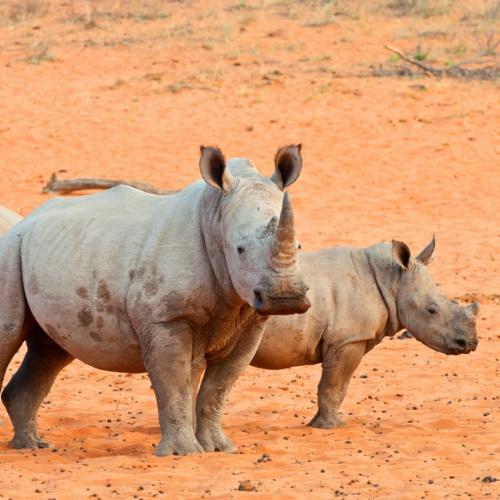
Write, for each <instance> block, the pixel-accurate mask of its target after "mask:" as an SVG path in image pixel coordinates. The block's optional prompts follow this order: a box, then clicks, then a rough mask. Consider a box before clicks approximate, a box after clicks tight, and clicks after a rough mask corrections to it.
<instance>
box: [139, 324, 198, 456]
mask: <svg viewBox="0 0 500 500" xmlns="http://www.w3.org/2000/svg"><path fill="white" fill-rule="evenodd" d="M192 344H193V330H192V328H191V327H190V326H189V325H188V324H187V323H184V322H181V321H179V322H173V323H168V324H155V325H152V326H149V327H148V328H146V329H145V330H144V331H142V332H141V347H142V353H143V358H144V366H145V367H146V370H147V372H148V375H149V378H150V379H151V384H152V386H153V390H154V392H155V396H156V402H157V405H158V414H159V419H160V429H161V441H160V443H159V444H158V445H157V447H156V451H155V453H156V455H158V456H166V455H187V454H189V453H199V452H202V451H203V448H202V447H201V446H200V444H199V443H198V441H197V440H196V437H195V435H194V430H193V424H192V421H193V408H192V395H193V388H192V383H191V358H192Z"/></svg>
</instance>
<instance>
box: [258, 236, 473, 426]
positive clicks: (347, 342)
mask: <svg viewBox="0 0 500 500" xmlns="http://www.w3.org/2000/svg"><path fill="white" fill-rule="evenodd" d="M434 247H435V241H434V239H433V240H432V241H431V243H430V244H429V245H428V246H427V247H426V248H425V249H424V250H423V251H422V252H421V253H420V254H419V255H418V256H417V257H416V258H412V257H411V256H410V250H409V248H408V247H407V245H405V244H404V243H401V242H393V243H392V244H390V243H379V244H377V245H374V246H372V247H369V248H366V249H354V248H341V247H339V248H331V249H328V250H322V251H320V252H317V253H310V254H303V255H301V258H300V262H301V269H302V272H303V275H304V276H305V277H306V279H307V281H308V283H309V284H310V286H311V291H310V298H311V302H312V307H311V309H309V311H308V312H307V313H306V314H304V315H302V316H297V315H295V316H287V317H273V318H271V319H270V320H269V321H268V322H267V323H266V326H265V332H264V337H263V339H262V342H261V344H260V346H259V349H258V351H257V353H256V355H255V357H254V359H253V361H252V363H251V364H252V365H253V366H257V367H260V368H268V369H281V368H289V367H291V366H299V365H308V364H316V363H322V365H323V370H322V375H321V380H320V383H319V386H318V411H317V414H316V416H315V417H314V418H313V419H312V421H311V422H310V425H312V426H313V427H320V428H332V427H337V426H339V425H341V424H342V421H341V419H340V417H339V415H338V409H339V406H340V404H341V403H342V401H343V399H344V396H345V393H346V390H347V386H348V384H349V381H350V379H351V376H352V374H353V373H354V371H355V369H356V368H357V366H358V364H359V363H360V361H361V359H362V357H363V355H364V354H366V353H367V352H368V351H369V350H371V349H372V348H373V347H374V346H375V345H377V344H378V343H379V342H380V341H381V340H382V339H383V338H384V337H385V336H392V335H394V334H395V333H396V332H397V331H398V330H400V329H402V328H406V329H407V330H408V331H409V332H410V333H411V334H412V335H413V336H414V337H415V338H416V339H417V340H419V341H420V342H423V343H424V344H425V345H427V346H429V347H430V348H432V349H434V350H436V351H439V352H442V353H445V354H461V353H469V352H470V351H473V350H475V349H476V347H477V342H478V341H477V336H476V316H477V312H478V305H477V304H471V305H469V306H467V307H462V306H460V305H459V304H458V303H456V302H455V301H452V300H448V299H447V298H446V297H444V296H443V295H441V294H440V292H439V291H438V289H437V288H436V286H435V284H434V282H433V281H432V278H431V275H430V273H429V271H428V269H427V265H426V264H427V263H428V262H429V260H430V257H431V255H432V253H433V251H434Z"/></svg>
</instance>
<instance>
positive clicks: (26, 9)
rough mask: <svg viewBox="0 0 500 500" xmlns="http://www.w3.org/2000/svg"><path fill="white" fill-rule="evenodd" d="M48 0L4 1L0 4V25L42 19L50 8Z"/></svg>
mask: <svg viewBox="0 0 500 500" xmlns="http://www.w3.org/2000/svg"><path fill="white" fill-rule="evenodd" d="M51 3H52V2H51V1H50V0H17V1H16V0H5V1H2V2H0V23H1V24H15V23H19V22H23V21H26V20H29V19H33V18H38V17H44V16H46V15H47V14H48V12H49V10H50V7H51Z"/></svg>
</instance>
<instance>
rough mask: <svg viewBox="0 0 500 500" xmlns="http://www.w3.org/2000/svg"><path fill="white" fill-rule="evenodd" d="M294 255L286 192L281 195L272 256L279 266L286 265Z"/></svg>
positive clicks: (290, 215) (293, 241)
mask: <svg viewBox="0 0 500 500" xmlns="http://www.w3.org/2000/svg"><path fill="white" fill-rule="evenodd" d="M295 257H296V249H295V230H294V227H293V210H292V205H291V203H290V197H289V196H288V193H285V196H284V197H283V206H282V207H281V214H280V220H279V223H278V228H277V229H276V233H275V237H274V248H273V258H274V260H275V262H276V263H277V264H278V265H280V266H287V265H290V264H292V263H293V262H294V260H295Z"/></svg>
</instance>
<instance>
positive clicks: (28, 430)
mask: <svg viewBox="0 0 500 500" xmlns="http://www.w3.org/2000/svg"><path fill="white" fill-rule="evenodd" d="M26 343H27V346H28V350H27V352H26V355H25V357H24V360H23V362H22V363H21V366H20V367H19V369H18V370H17V372H16V373H15V374H14V376H13V377H12V379H11V380H10V382H9V383H8V384H7V387H6V388H5V390H4V391H3V393H2V401H3V403H4V405H5V407H6V408H7V413H8V414H9V417H10V420H11V422H12V425H13V426H14V437H13V438H12V441H11V442H10V443H9V446H10V447H11V448H47V447H48V446H49V444H48V443H47V442H46V441H44V440H43V439H41V438H40V437H39V436H38V434H37V428H36V415H37V411H38V408H39V407H40V405H41V404H42V401H43V400H44V399H45V397H46V396H47V394H48V393H49V391H50V389H51V387H52V385H53V383H54V381H55V379H56V377H57V375H58V374H59V372H60V371H61V370H62V369H63V368H64V367H65V366H66V365H68V364H69V363H70V362H71V361H72V360H73V357H72V356H71V355H70V354H68V353H67V352H66V351H64V350H63V349H62V348H61V347H59V346H58V345H57V344H56V343H55V342H54V341H53V340H52V339H50V337H48V336H47V335H46V334H45V332H44V331H43V330H42V329H41V328H40V327H39V326H38V325H35V326H33V327H32V329H31V331H30V332H29V333H28V337H27V339H26Z"/></svg>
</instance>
